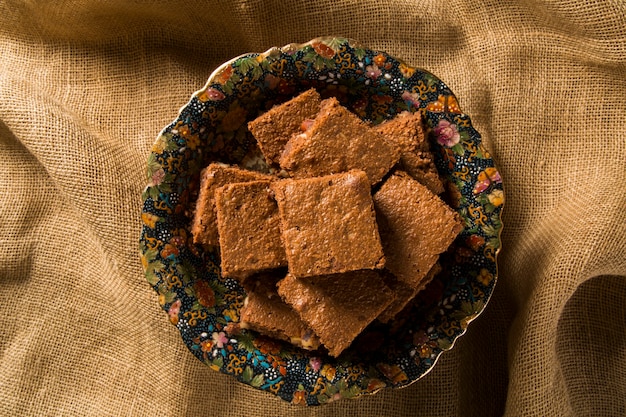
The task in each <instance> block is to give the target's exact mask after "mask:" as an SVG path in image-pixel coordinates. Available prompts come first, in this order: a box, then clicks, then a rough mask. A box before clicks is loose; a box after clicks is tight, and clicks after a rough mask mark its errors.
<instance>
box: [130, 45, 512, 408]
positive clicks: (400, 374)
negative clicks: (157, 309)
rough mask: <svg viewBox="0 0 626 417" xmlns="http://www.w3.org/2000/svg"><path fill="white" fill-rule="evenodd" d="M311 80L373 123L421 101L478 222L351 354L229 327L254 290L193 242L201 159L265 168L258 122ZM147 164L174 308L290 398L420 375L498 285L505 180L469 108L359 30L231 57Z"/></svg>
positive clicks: (220, 366)
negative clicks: (354, 35)
mask: <svg viewBox="0 0 626 417" xmlns="http://www.w3.org/2000/svg"><path fill="white" fill-rule="evenodd" d="M309 88H315V89H317V90H318V91H319V92H320V94H321V95H322V96H323V97H328V96H334V97H337V98H338V99H339V101H340V102H341V103H342V104H344V105H345V106H347V107H348V108H349V109H350V110H352V111H353V112H354V113H356V114H357V115H358V116H359V117H361V118H362V119H364V120H367V121H370V122H372V123H379V122H381V121H383V120H385V119H389V118H391V117H393V116H394V115H396V114H398V113H400V112H403V111H411V112H421V113H422V115H423V119H424V121H425V124H426V127H427V130H428V133H429V140H430V141H431V146H432V148H433V151H434V154H435V158H436V165H437V168H438V170H439V172H440V174H441V175H442V177H443V178H444V183H445V185H446V192H445V193H444V195H443V198H444V199H445V200H446V201H447V203H448V204H450V205H451V206H452V207H453V208H454V209H455V210H457V212H458V213H459V214H460V215H461V217H462V218H463V220H464V221H465V228H464V230H463V231H462V232H461V234H460V235H459V236H458V238H457V239H456V240H455V242H454V243H453V245H452V246H451V247H450V249H449V250H448V251H447V252H446V253H444V254H442V255H441V264H442V266H443V270H442V272H441V273H440V274H438V275H437V276H436V278H435V279H434V280H433V281H432V282H431V283H430V284H429V285H428V286H427V288H426V289H424V290H423V291H422V292H420V293H419V294H418V296H417V299H416V302H415V303H414V304H412V307H411V308H410V309H407V310H405V311H404V313H403V314H402V315H401V316H400V317H398V318H397V319H396V320H394V321H392V322H390V323H389V324H387V325H383V324H381V323H378V322H374V323H373V324H371V325H370V326H369V327H368V328H367V329H366V330H365V331H364V332H363V333H362V334H361V335H360V336H359V337H358V338H357V340H355V342H354V343H353V344H352V346H351V347H350V348H349V349H347V350H346V351H345V352H344V353H342V354H341V355H340V356H339V357H338V358H332V357H330V356H327V355H324V354H320V353H319V352H310V351H304V350H301V349H299V348H297V347H294V346H291V345H290V344H288V343H283V342H280V341H276V340H273V339H269V338H267V337H264V336H260V335H258V334H256V333H254V332H252V331H248V332H246V331H244V332H243V333H241V334H239V335H233V334H229V332H228V330H227V329H228V327H227V326H228V324H229V323H232V322H237V321H238V320H239V311H240V308H241V307H242V305H243V301H244V298H245V292H244V290H243V289H242V288H241V286H240V285H239V284H238V283H237V282H236V281H234V280H232V279H227V278H223V277H222V276H221V274H220V262H219V254H218V253H217V251H215V250H205V249H203V248H201V247H199V246H195V245H194V244H193V243H192V241H191V233H190V227H189V225H190V213H191V212H192V210H193V204H194V201H195V200H194V199H195V197H196V195H197V191H198V180H199V174H200V171H201V169H202V168H203V167H204V166H206V165H208V164H209V163H210V162H211V161H222V162H226V163H239V164H242V165H245V166H248V167H250V168H253V169H259V168H263V167H262V165H263V161H262V159H261V158H259V153H258V149H257V147H256V146H255V142H254V139H253V138H252V136H251V134H250V133H249V132H248V130H247V122H248V121H250V120H252V119H254V118H255V117H256V116H258V115H259V114H261V113H262V112H264V111H266V110H268V109H269V108H271V107H272V106H273V105H275V104H278V103H281V102H284V101H286V100H288V99H289V98H291V97H293V96H294V95H296V94H297V93H299V92H301V91H304V90H306V89H309ZM146 170H147V186H146V188H145V190H144V192H143V195H142V199H143V211H142V220H143V226H142V231H141V238H140V252H141V261H142V264H143V267H144V270H145V278H146V280H147V281H148V283H149V284H150V285H151V286H152V287H153V288H154V290H155V291H156V294H157V296H158V302H159V304H160V305H161V307H162V308H163V310H164V311H165V313H166V317H167V318H168V319H169V321H170V322H171V323H172V324H173V325H175V326H176V327H177V328H178V330H179V331H180V335H181V337H182V340H183V342H184V343H185V345H186V346H187V347H188V348H189V350H190V351H191V353H193V354H194V355H195V356H196V357H197V358H198V359H199V360H200V361H202V362H203V363H204V364H206V365H207V366H209V367H210V368H212V369H214V370H216V371H219V372H223V373H225V374H229V375H232V377H233V378H235V379H236V380H238V381H240V382H242V383H244V384H248V385H250V386H252V387H254V388H257V389H260V390H263V391H267V392H269V393H271V394H274V395H276V396H278V397H279V398H281V399H283V400H285V401H288V402H291V403H298V404H304V405H320V404H324V403H328V402H330V401H334V400H337V399H340V398H354V397H359V396H363V395H366V394H372V393H375V392H377V391H380V390H381V389H385V388H400V387H406V386H408V385H409V384H411V383H413V382H415V381H417V380H418V379H420V378H421V377H423V376H424V375H425V374H426V373H427V372H428V371H429V370H431V369H432V368H433V366H434V365H435V362H436V361H437V359H438V358H439V356H440V355H441V354H442V353H443V352H445V351H447V350H449V349H451V348H452V347H453V345H454V343H455V341H456V339H457V338H458V337H459V336H461V335H462V334H463V333H464V332H465V331H466V329H467V327H468V324H469V323H470V322H471V321H472V320H473V319H474V318H476V317H477V316H478V315H479V314H480V313H481V312H482V311H483V310H484V308H485V306H486V304H487V302H488V301H489V298H490V296H491V294H492V292H493V289H494V286H495V284H496V276H497V268H496V256H497V253H498V250H499V248H500V232H501V228H502V223H501V220H500V214H501V210H502V207H503V202H504V193H503V188H502V180H501V178H500V174H499V173H498V171H497V169H496V167H495V164H494V161H493V159H492V158H491V156H490V155H489V153H488V151H487V150H486V149H485V148H484V147H483V145H482V144H481V138H480V135H479V133H478V132H477V131H476V130H475V129H474V128H473V127H472V124H471V120H470V118H469V116H467V115H466V114H463V113H462V112H461V110H460V108H459V104H458V101H457V99H456V97H455V96H454V95H453V93H452V92H451V91H450V89H449V88H448V87H447V86H446V85H445V84H444V83H443V82H442V81H441V80H439V79H438V78H437V77H435V76H434V75H432V74H431V73H429V72H427V71H424V70H421V69H417V68H413V67H411V66H409V65H407V64H405V63H404V62H402V61H401V60H399V59H396V58H393V57H391V56H390V55H388V54H387V53H385V52H381V51H374V50H371V49H368V48H366V47H364V46H361V45H360V44H359V43H357V42H355V41H352V40H348V39H343V38H331V37H329V38H317V39H314V40H312V41H310V42H308V43H305V44H290V45H287V46H284V47H282V48H271V49H269V50H268V51H266V52H264V53H250V54H246V55H242V56H239V57H237V58H234V59H232V60H230V61H228V62H226V63H224V64H223V65H221V66H220V67H218V68H217V69H216V70H215V71H214V72H213V74H212V75H211V76H210V77H209V80H208V82H207V84H206V85H205V86H204V87H203V88H202V89H201V90H199V91H197V92H196V93H194V94H193V95H192V97H191V100H190V101H189V102H188V103H187V104H186V105H185V106H184V107H183V108H182V109H181V110H180V112H179V115H178V117H176V119H175V120H174V121H173V122H172V123H170V124H169V125H168V126H166V127H165V128H164V129H163V130H162V131H161V133H160V134H159V135H158V137H157V139H156V141H155V143H154V145H153V147H152V151H151V153H150V155H149V158H148V161H147V168H146Z"/></svg>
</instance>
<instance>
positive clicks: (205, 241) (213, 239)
mask: <svg viewBox="0 0 626 417" xmlns="http://www.w3.org/2000/svg"><path fill="white" fill-rule="evenodd" d="M269 178H270V177H269V176H267V175H265V174H261V173H259V172H254V171H249V170H246V169H242V168H239V167H236V166H232V165H226V164H222V163H216V162H214V163H211V164H210V165H209V166H207V167H206V168H204V169H203V170H202V172H201V174H200V192H199V194H198V199H197V203H196V208H195V210H194V216H193V219H192V221H191V235H192V236H193V242H194V243H197V244H202V245H205V246H216V245H218V244H219V238H218V232H217V217H216V214H215V190H217V189H218V188H220V187H222V186H224V185H226V184H229V183H235V182H246V181H255V180H262V179H269Z"/></svg>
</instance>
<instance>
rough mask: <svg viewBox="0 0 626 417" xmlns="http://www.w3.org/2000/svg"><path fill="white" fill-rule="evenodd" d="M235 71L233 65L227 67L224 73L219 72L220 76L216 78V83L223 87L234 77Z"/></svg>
mask: <svg viewBox="0 0 626 417" xmlns="http://www.w3.org/2000/svg"><path fill="white" fill-rule="evenodd" d="M233 71H234V69H233V67H232V65H227V66H226V67H225V68H224V69H223V70H222V71H220V72H219V74H217V75H216V76H215V81H216V82H217V83H219V84H222V85H224V84H226V83H227V82H228V80H229V79H230V77H231V76H232V75H233Z"/></svg>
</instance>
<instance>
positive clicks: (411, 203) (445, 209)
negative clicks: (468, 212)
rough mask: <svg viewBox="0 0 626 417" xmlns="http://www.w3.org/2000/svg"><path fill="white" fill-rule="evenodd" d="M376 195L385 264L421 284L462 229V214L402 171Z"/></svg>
mask: <svg viewBox="0 0 626 417" xmlns="http://www.w3.org/2000/svg"><path fill="white" fill-rule="evenodd" d="M373 199H374V207H375V210H376V219H377V222H378V225H379V230H380V237H381V241H382V245H383V249H384V253H385V259H386V265H385V266H386V268H387V269H388V270H389V271H390V272H391V273H393V274H394V275H395V276H396V277H397V278H398V280H400V281H401V282H404V283H406V284H408V285H409V286H411V287H413V288H414V289H419V288H421V287H422V283H423V280H424V277H426V275H427V273H428V271H429V270H430V269H431V268H432V267H433V265H435V263H436V262H437V260H438V259H439V255H440V254H441V253H443V252H444V251H445V250H446V249H447V248H448V247H449V246H450V244H451V243H452V242H453V241H454V239H455V238H456V236H457V235H458V234H459V233H460V232H461V230H463V223H462V222H461V219H460V216H459V215H458V214H457V213H456V212H455V211H454V210H452V209H451V208H450V207H449V206H447V205H446V204H445V203H444V202H443V201H442V200H441V199H440V198H439V197H438V196H437V195H435V194H433V193H432V192H431V191H430V190H429V189H428V188H426V187H425V186H424V185H422V184H420V183H419V182H418V181H415V180H414V179H413V178H411V177H410V176H409V175H407V174H406V173H404V172H402V171H398V172H396V173H394V174H393V175H391V176H390V177H389V178H387V179H386V180H385V182H384V183H383V184H382V185H381V187H380V189H379V190H378V191H377V192H376V193H374V196H373Z"/></svg>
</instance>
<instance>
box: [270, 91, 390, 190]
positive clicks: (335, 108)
mask: <svg viewBox="0 0 626 417" xmlns="http://www.w3.org/2000/svg"><path fill="white" fill-rule="evenodd" d="M399 159H400V151H399V149H397V147H396V146H395V145H394V144H392V143H390V142H388V141H387V140H386V139H385V138H384V136H383V135H382V134H380V133H378V132H376V131H375V130H374V129H373V128H371V127H370V126H369V125H368V124H366V123H365V122H363V121H362V120H361V119H359V118H358V117H357V116H356V115H355V114H354V113H351V112H350V111H349V110H348V109H346V108H345V107H343V106H341V105H340V104H339V101H337V99H335V98H334V97H331V98H329V99H326V100H323V101H322V105H321V107H320V112H319V114H318V115H317V116H316V117H315V119H314V120H313V122H312V123H310V126H308V128H307V129H306V131H305V132H303V133H301V134H299V135H295V136H293V137H292V138H291V139H290V140H289V142H287V145H286V146H285V149H284V151H283V153H282V156H281V157H280V166H281V167H282V168H283V169H285V170H286V171H287V172H288V173H289V174H290V175H291V176H293V177H295V178H303V177H314V176H322V175H328V174H334V173H338V172H346V171H349V170H351V169H360V170H362V171H365V172H366V173H367V176H368V178H369V180H370V184H372V185H373V184H376V183H378V182H379V181H380V180H381V179H382V178H383V177H384V176H385V174H387V172H388V171H389V170H390V169H391V167H393V166H394V165H395V164H396V162H398V160H399Z"/></svg>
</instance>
